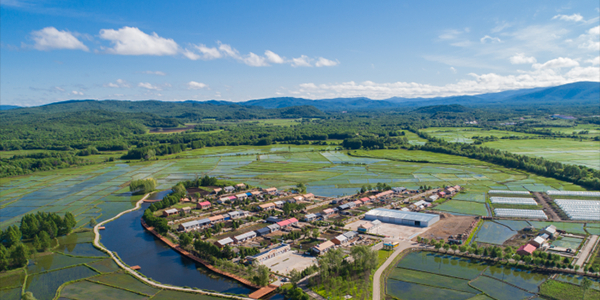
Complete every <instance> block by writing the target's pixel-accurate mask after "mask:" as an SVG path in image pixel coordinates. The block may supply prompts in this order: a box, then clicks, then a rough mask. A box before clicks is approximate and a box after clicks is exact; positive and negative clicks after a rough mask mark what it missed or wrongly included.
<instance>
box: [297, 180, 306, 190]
mask: <svg viewBox="0 0 600 300" xmlns="http://www.w3.org/2000/svg"><path fill="white" fill-rule="evenodd" d="M296 189H297V190H298V192H299V193H306V186H305V185H304V183H302V182H300V183H298V184H297V185H296Z"/></svg>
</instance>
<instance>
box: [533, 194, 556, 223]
mask: <svg viewBox="0 0 600 300" xmlns="http://www.w3.org/2000/svg"><path fill="white" fill-rule="evenodd" d="M533 196H534V197H535V199H536V200H537V202H538V203H540V204H541V205H542V206H543V207H544V211H545V212H546V215H548V220H550V221H560V220H561V218H560V217H559V216H558V214H557V213H556V212H555V211H554V209H553V208H552V206H550V203H549V201H552V200H551V199H550V198H549V197H548V196H547V195H546V194H543V193H539V192H534V193H533Z"/></svg>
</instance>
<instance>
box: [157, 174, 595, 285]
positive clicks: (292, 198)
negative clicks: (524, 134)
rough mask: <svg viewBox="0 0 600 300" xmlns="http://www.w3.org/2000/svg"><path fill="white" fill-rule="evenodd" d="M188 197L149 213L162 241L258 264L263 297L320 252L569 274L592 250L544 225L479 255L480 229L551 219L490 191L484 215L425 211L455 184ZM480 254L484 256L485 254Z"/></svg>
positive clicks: (221, 191) (522, 200) (223, 191)
mask: <svg viewBox="0 0 600 300" xmlns="http://www.w3.org/2000/svg"><path fill="white" fill-rule="evenodd" d="M194 191H196V190H195V189H189V190H187V194H186V196H185V197H183V198H181V199H180V200H179V203H176V204H175V205H171V206H169V207H166V208H164V209H160V210H157V211H155V212H154V214H155V215H156V216H160V217H161V218H164V219H166V220H168V225H169V232H168V234H167V238H168V239H170V241H171V242H172V244H173V245H178V246H177V247H182V249H187V251H189V252H190V253H196V254H195V255H199V256H203V255H204V256H203V258H204V259H206V258H207V255H206V254H202V253H199V252H198V251H197V249H198V247H197V246H196V244H194V243H201V244H203V245H204V246H203V247H205V248H203V249H208V248H206V247H207V245H209V244H210V245H214V246H216V247H217V248H215V249H219V250H217V251H218V252H219V253H220V256H219V257H220V259H226V260H228V261H229V262H230V263H232V264H234V265H238V266H240V267H235V268H240V270H242V269H243V268H241V266H254V267H256V266H265V267H266V268H268V270H269V272H270V275H269V280H268V281H269V287H272V288H271V290H272V289H273V288H275V287H276V286H279V285H281V284H283V283H285V282H286V281H289V278H290V276H291V274H292V273H293V272H296V273H302V274H308V273H303V271H305V270H309V269H310V268H316V266H318V265H319V257H320V256H322V255H324V254H325V253H327V252H328V251H331V250H333V249H341V250H342V251H343V252H344V253H346V254H350V253H351V249H352V247H355V246H358V245H364V246H367V247H369V248H370V249H372V250H374V251H377V250H382V249H383V250H389V251H395V250H396V249H406V248H414V247H415V245H417V244H418V245H421V246H420V247H422V248H425V249H427V248H428V249H430V250H431V251H439V250H443V249H445V251H449V250H450V249H452V250H453V251H454V253H472V254H473V255H499V256H500V257H502V254H501V253H502V252H505V253H507V255H509V257H512V258H514V259H518V260H522V261H524V262H526V263H532V264H534V263H537V264H544V263H546V264H548V263H550V262H548V261H552V262H554V265H557V266H561V265H564V267H565V268H566V267H568V266H570V267H572V268H575V269H578V268H579V267H581V266H582V265H583V263H584V262H585V260H586V259H587V258H588V255H589V254H590V252H591V251H592V249H593V247H594V245H595V244H596V243H597V241H596V240H591V241H590V240H589V239H587V237H586V236H580V235H577V234H573V233H567V232H565V231H564V230H560V229H557V228H556V226H554V225H546V226H543V227H542V228H535V227H534V226H524V227H523V228H520V229H519V230H516V231H515V233H516V234H513V236H512V237H510V238H509V239H507V240H506V242H504V243H500V244H502V248H499V247H497V244H496V245H494V243H492V244H487V243H479V246H481V247H480V248H478V245H477V244H478V243H477V242H474V238H475V237H474V236H475V235H476V234H482V233H481V232H483V231H484V230H483V229H482V228H481V227H482V224H484V222H489V221H490V220H492V219H493V220H495V222H503V221H504V220H509V221H507V222H521V221H510V220H515V219H520V220H523V219H528V220H537V221H544V220H547V219H548V216H547V215H546V213H548V214H550V212H544V211H542V210H539V211H535V210H528V209H514V208H513V209H511V208H503V207H505V206H506V205H513V204H515V203H516V204H518V205H526V204H531V203H529V202H533V204H534V205H537V204H538V201H539V202H542V200H537V201H536V200H534V199H533V198H527V197H529V196H530V193H529V192H511V191H497V190H490V191H489V192H488V198H489V200H490V203H491V205H492V206H489V209H490V210H491V209H493V212H494V214H493V217H489V216H472V215H460V214H456V215H455V214H449V213H447V212H443V211H437V210H432V208H434V207H436V206H437V205H440V203H443V202H444V201H446V200H447V199H452V197H454V196H456V195H458V194H460V193H461V191H462V187H461V186H447V187H438V188H431V187H423V189H420V190H409V189H406V188H404V187H393V188H392V187H389V186H387V187H386V186H385V185H381V186H378V187H377V189H372V188H367V189H364V188H363V190H361V191H359V192H357V193H356V194H354V195H349V196H344V197H338V198H331V197H322V196H318V195H314V194H312V193H306V192H304V190H302V189H296V188H291V189H288V190H278V189H277V188H275V187H270V188H254V187H250V186H248V185H246V184H244V183H239V184H236V185H230V186H225V187H215V188H212V189H210V190H209V191H208V190H207V191H205V193H204V194H203V195H201V194H199V193H197V192H196V193H194ZM519 193H522V194H519ZM511 194H512V195H511ZM515 194H516V195H515ZM200 196H201V197H200ZM536 197H539V195H536ZM546 197H548V195H546ZM557 201H559V200H557ZM502 205H505V206H502ZM514 207H521V206H514ZM579 214H581V212H580V213H579ZM527 224H528V223H527ZM563 239H564V240H563ZM569 239H575V240H577V239H580V241H581V242H580V243H579V244H575V245H573V246H568V244H565V243H560V242H559V241H561V240H563V242H564V241H566V240H569ZM590 239H593V237H591V238H590ZM192 245H194V247H192ZM214 246H213V247H214ZM488 248H489V249H490V252H489V253H488V254H486V252H487V251H488V250H486V249H488ZM194 250H196V252H194ZM459 250H460V251H459ZM206 251H208V250H206ZM498 251H500V252H498ZM492 252H493V254H492ZM186 253H187V252H186ZM540 253H543V255H542V254H540ZM208 258H209V259H210V257H208ZM220 264H221V266H222V268H227V267H228V268H229V269H228V271H231V272H234V273H235V270H237V269H235V268H232V265H225V264H223V263H220ZM242 273H243V272H242ZM236 276H237V275H236ZM266 292H268V291H266ZM266 292H265V293H266ZM257 293H258V292H257ZM259 296H260V295H259Z"/></svg>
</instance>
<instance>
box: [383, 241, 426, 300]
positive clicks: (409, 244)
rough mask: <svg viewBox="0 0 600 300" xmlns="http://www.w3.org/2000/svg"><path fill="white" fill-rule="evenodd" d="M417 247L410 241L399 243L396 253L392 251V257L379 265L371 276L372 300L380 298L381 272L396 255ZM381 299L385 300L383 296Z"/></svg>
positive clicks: (416, 244)
mask: <svg viewBox="0 0 600 300" xmlns="http://www.w3.org/2000/svg"><path fill="white" fill-rule="evenodd" d="M417 246H418V243H415V242H411V241H400V245H398V249H396V251H394V253H392V255H390V257H388V259H387V260H386V261H385V262H384V263H383V264H382V265H381V267H379V269H377V271H376V272H375V275H373V300H380V299H381V298H380V297H381V295H380V293H381V285H380V280H381V274H382V273H383V271H385V269H387V267H388V266H389V265H390V264H391V263H392V262H393V261H394V259H395V258H396V257H397V256H398V254H400V253H401V252H402V251H404V250H406V249H409V248H415V247H417ZM383 299H385V295H384V297H383Z"/></svg>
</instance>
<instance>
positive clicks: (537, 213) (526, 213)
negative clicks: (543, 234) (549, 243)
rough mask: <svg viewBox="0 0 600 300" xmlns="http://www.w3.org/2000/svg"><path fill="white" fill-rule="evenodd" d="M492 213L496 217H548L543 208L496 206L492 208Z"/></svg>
mask: <svg viewBox="0 0 600 300" xmlns="http://www.w3.org/2000/svg"><path fill="white" fill-rule="evenodd" d="M494 213H495V214H496V217H508V218H527V219H548V216H546V214H545V213H544V211H543V210H536V209H512V208H496V209H494Z"/></svg>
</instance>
